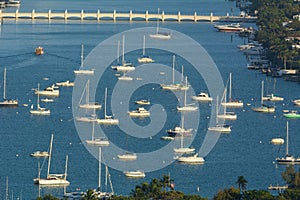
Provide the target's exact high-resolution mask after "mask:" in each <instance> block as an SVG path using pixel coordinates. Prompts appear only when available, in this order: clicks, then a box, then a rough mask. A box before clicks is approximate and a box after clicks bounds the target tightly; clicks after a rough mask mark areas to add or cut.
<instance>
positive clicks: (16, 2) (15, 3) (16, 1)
mask: <svg viewBox="0 0 300 200" xmlns="http://www.w3.org/2000/svg"><path fill="white" fill-rule="evenodd" d="M20 5H21V1H20V0H8V1H6V2H5V6H6V7H19V6H20Z"/></svg>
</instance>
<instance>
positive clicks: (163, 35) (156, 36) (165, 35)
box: [149, 8, 171, 40]
mask: <svg viewBox="0 0 300 200" xmlns="http://www.w3.org/2000/svg"><path fill="white" fill-rule="evenodd" d="M157 14H158V15H159V8H158V9H157ZM149 36H150V37H151V38H153V39H163V40H169V39H171V34H170V33H166V32H161V31H159V18H157V24H156V33H155V34H150V35H149Z"/></svg>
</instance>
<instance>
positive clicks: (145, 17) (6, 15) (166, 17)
mask: <svg viewBox="0 0 300 200" xmlns="http://www.w3.org/2000/svg"><path fill="white" fill-rule="evenodd" d="M0 19H1V20H3V19H15V20H18V19H31V20H35V19H48V20H52V19H62V20H65V21H67V20H81V21H83V20H97V21H101V20H112V21H114V22H116V21H122V20H123V21H130V22H132V21H146V22H148V21H154V20H160V21H163V22H164V21H177V22H183V21H192V22H200V21H207V22H214V21H229V22H254V21H255V20H256V19H257V18H256V17H252V16H229V14H227V15H226V16H214V15H213V13H210V15H206V16H205V15H197V13H196V12H195V13H194V14H193V15H186V14H185V15H183V14H181V13H180V12H178V13H177V14H165V13H164V11H163V12H162V13H161V14H153V13H149V12H148V11H146V12H145V13H133V12H132V10H130V11H129V12H128V13H124V12H116V10H114V11H113V12H100V10H98V11H97V12H95V13H92V12H84V11H83V10H81V12H68V10H65V11H64V12H52V11H51V10H49V11H48V12H36V11H35V10H32V11H31V12H19V10H16V11H15V12H3V11H2V10H0Z"/></svg>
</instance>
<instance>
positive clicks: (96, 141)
mask: <svg viewBox="0 0 300 200" xmlns="http://www.w3.org/2000/svg"><path fill="white" fill-rule="evenodd" d="M92 123H93V126H92V138H91V139H90V140H86V143H87V144H89V145H95V146H108V145H109V140H108V139H107V138H104V137H99V138H96V137H95V122H94V121H93V122H92Z"/></svg>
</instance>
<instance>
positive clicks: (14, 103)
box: [0, 68, 19, 107]
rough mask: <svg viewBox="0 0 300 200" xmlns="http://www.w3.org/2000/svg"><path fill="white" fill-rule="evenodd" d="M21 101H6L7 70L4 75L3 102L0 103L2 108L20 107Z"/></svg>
mask: <svg viewBox="0 0 300 200" xmlns="http://www.w3.org/2000/svg"><path fill="white" fill-rule="evenodd" d="M18 105H19V101H18V100H15V99H6V68H4V75H3V101H1V102H0V107H18Z"/></svg>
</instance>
